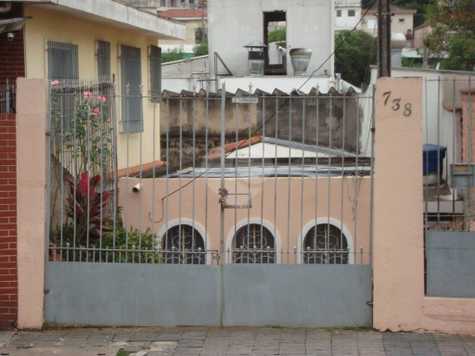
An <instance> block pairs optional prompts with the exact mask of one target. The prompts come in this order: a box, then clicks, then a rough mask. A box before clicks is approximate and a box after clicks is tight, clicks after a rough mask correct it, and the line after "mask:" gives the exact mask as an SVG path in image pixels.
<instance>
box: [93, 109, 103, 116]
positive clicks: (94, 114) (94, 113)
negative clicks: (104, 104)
mask: <svg viewBox="0 0 475 356" xmlns="http://www.w3.org/2000/svg"><path fill="white" fill-rule="evenodd" d="M100 113H101V110H100V109H99V108H97V107H96V108H93V109H92V110H91V114H92V115H93V116H98V115H99V114H100Z"/></svg>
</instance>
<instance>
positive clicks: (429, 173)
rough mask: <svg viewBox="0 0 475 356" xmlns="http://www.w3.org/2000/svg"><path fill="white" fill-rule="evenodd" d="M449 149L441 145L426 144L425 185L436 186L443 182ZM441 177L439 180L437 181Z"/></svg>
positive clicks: (423, 169)
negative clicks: (445, 161) (435, 184)
mask: <svg viewBox="0 0 475 356" xmlns="http://www.w3.org/2000/svg"><path fill="white" fill-rule="evenodd" d="M446 154H447V148H446V147H444V146H440V145H433V144H425V145H424V149H423V163H422V165H423V167H422V171H423V172H424V183H426V184H434V183H437V181H438V180H439V182H440V180H441V178H442V173H443V172H444V160H445V156H446ZM437 176H439V179H437Z"/></svg>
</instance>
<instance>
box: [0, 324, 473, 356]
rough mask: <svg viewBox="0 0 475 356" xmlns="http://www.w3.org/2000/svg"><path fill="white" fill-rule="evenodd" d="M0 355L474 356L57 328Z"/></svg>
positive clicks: (382, 336)
mask: <svg viewBox="0 0 475 356" xmlns="http://www.w3.org/2000/svg"><path fill="white" fill-rule="evenodd" d="M0 355H1V356H33V355H34V356H52V355H60V356H63V355H67V356H83V355H84V356H86V355H88V356H90V355H92V356H192V355H193V356H195V355H196V356H238V355H241V356H247V355H256V356H268V355H269V356H276V355H279V356H306V355H315V356H339V355H342V356H343V355H345V356H346V355H348V356H352V355H370V356H373V355H374V356H386V355H387V356H396V355H398V356H405V355H417V356H425V355H444V356H445V355H447V356H449V355H450V356H458V355H464V356H465V355H474V356H475V337H464V336H449V335H440V334H418V333H378V332H375V331H371V330H338V329H332V330H327V329H303V328H302V329H287V328H127V329H126V328H105V329H57V330H46V331H41V332H32V331H28V332H14V333H11V332H0Z"/></svg>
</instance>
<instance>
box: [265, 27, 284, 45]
mask: <svg viewBox="0 0 475 356" xmlns="http://www.w3.org/2000/svg"><path fill="white" fill-rule="evenodd" d="M286 32H287V31H286V29H285V28H278V29H275V30H273V31H271V32H269V38H268V39H267V40H268V41H269V43H270V42H285V39H286V37H287V33H286Z"/></svg>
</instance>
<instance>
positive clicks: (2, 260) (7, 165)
mask: <svg viewBox="0 0 475 356" xmlns="http://www.w3.org/2000/svg"><path fill="white" fill-rule="evenodd" d="M16 232H17V226H16V128H15V115H14V114H2V113H0V329H5V328H11V327H13V326H14V325H15V323H16V318H17V262H16V261H17V250H16V247H17V242H16V240H17V235H16Z"/></svg>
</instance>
